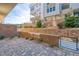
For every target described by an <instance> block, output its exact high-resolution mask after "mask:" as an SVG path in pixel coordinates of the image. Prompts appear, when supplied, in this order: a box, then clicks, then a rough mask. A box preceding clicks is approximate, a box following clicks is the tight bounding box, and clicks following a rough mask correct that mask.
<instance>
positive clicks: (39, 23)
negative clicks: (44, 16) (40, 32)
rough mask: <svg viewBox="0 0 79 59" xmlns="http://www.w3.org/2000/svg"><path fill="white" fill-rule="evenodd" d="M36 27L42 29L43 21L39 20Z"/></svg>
mask: <svg viewBox="0 0 79 59" xmlns="http://www.w3.org/2000/svg"><path fill="white" fill-rule="evenodd" d="M36 27H37V28H41V27H42V22H41V20H38V21H37V23H36Z"/></svg>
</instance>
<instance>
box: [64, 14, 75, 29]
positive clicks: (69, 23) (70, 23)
mask: <svg viewBox="0 0 79 59" xmlns="http://www.w3.org/2000/svg"><path fill="white" fill-rule="evenodd" d="M75 22H76V17H75V16H70V15H65V21H64V26H65V27H67V28H73V27H75Z"/></svg>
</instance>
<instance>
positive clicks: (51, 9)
mask: <svg viewBox="0 0 79 59" xmlns="http://www.w3.org/2000/svg"><path fill="white" fill-rule="evenodd" d="M53 11H55V6H54V7H50V8H47V13H49V12H53Z"/></svg>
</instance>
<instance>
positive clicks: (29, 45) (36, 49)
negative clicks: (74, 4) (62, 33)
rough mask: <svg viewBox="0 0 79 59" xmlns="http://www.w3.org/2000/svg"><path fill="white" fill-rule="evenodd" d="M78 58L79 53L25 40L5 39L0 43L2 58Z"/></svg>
mask: <svg viewBox="0 0 79 59" xmlns="http://www.w3.org/2000/svg"><path fill="white" fill-rule="evenodd" d="M73 55H75V56H78V55H79V54H78V53H74V52H71V51H67V50H64V49H60V48H56V47H53V48H52V47H49V46H48V45H47V44H43V43H37V42H36V41H31V40H25V39H24V38H17V37H15V38H13V39H9V38H5V39H4V40H1V41H0V56H73Z"/></svg>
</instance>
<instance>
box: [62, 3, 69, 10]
mask: <svg viewBox="0 0 79 59" xmlns="http://www.w3.org/2000/svg"><path fill="white" fill-rule="evenodd" d="M67 8H69V3H63V4H61V9H62V10H63V9H67Z"/></svg>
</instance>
